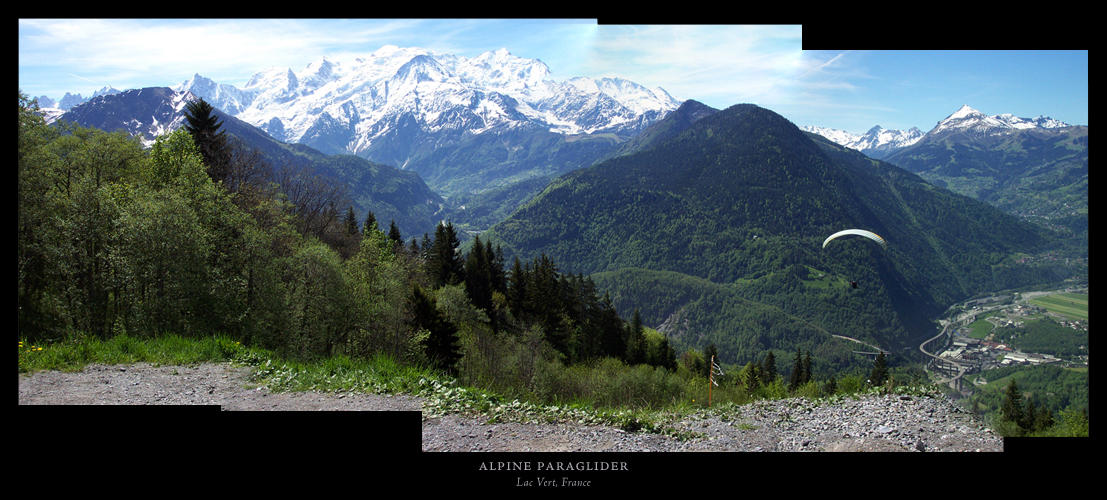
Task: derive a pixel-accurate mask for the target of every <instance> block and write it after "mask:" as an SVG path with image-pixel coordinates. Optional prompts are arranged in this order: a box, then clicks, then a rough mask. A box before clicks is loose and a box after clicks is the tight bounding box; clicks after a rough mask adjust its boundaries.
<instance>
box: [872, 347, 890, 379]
mask: <svg viewBox="0 0 1107 500" xmlns="http://www.w3.org/2000/svg"><path fill="white" fill-rule="evenodd" d="M887 379H888V367H887V365H886V364H885V362H884V351H880V354H877V355H876V360H875V361H873V370H872V372H870V373H869V385H870V386H872V387H878V386H881V385H884V381H885V380H887Z"/></svg>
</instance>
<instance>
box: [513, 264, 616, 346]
mask: <svg viewBox="0 0 1107 500" xmlns="http://www.w3.org/2000/svg"><path fill="white" fill-rule="evenodd" d="M526 304H527V275H526V272H525V271H524V270H523V263H522V262H520V261H519V257H515V261H514V262H513V263H512V265H511V275H510V276H508V287H507V307H508V308H510V309H511V314H513V315H514V316H515V317H516V318H519V319H522V318H523V316H524V314H525V313H526V311H525V309H526ZM619 352H622V351H619Z"/></svg>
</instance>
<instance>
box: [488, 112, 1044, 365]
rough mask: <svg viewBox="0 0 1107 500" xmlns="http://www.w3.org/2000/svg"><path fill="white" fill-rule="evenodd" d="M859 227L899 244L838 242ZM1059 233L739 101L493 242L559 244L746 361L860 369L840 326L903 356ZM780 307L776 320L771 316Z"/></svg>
mask: <svg viewBox="0 0 1107 500" xmlns="http://www.w3.org/2000/svg"><path fill="white" fill-rule="evenodd" d="M671 116H673V119H676V116H675V115H671ZM658 126H659V127H660V126H663V125H661V124H659V125H658ZM848 227H861V228H866V229H870V230H872V231H876V232H877V233H879V234H881V235H882V236H884V237H885V238H886V239H887V240H888V241H889V242H894V243H890V244H889V248H888V250H882V249H880V248H879V247H878V246H876V245H871V244H870V245H865V244H864V243H863V242H858V241H848V242H843V243H844V244H843V245H832V247H833V248H829V249H824V250H820V247H819V245H820V243H821V242H822V240H823V238H825V237H826V236H827V235H828V234H831V233H832V232H834V231H837V230H839V229H842V228H848ZM1046 235H1047V232H1046V231H1045V230H1043V229H1041V228H1037V227H1034V226H1032V225H1030V224H1027V223H1025V222H1022V221H1019V220H1018V219H1016V218H1015V217H1013V216H1010V215H1007V214H1004V213H1002V212H1000V211H999V210H997V209H995V208H993V207H990V206H988V205H986V204H984V203H981V202H978V201H975V200H972V199H969V198H967V197H964V196H961V195H956V194H954V193H951V192H949V191H946V190H944V189H941V188H937V187H934V186H932V185H930V184H928V183H926V182H925V181H924V180H923V179H922V178H920V177H918V176H916V175H914V174H911V173H909V172H907V171H905V170H903V169H900V168H898V167H895V166H894V165H891V164H888V163H884V162H880V161H878V160H873V159H871V158H868V157H866V156H864V155H862V154H861V153H860V152H857V151H855V150H851V149H848V148H844V147H842V146H839V145H837V144H835V143H833V142H831V141H829V140H826V139H821V138H818V137H817V136H812V135H810V134H807V133H805V132H803V131H801V130H800V129H799V128H798V127H796V126H795V125H794V124H792V123H791V122H789V121H787V120H785V119H784V118H783V117H781V116H779V115H777V114H776V113H774V112H772V111H770V110H766V109H764V108H759V107H757V106H754V105H736V106H732V107H730V108H727V109H726V110H722V111H718V112H716V113H713V114H710V115H709V116H707V117H704V118H701V119H700V120H698V121H696V122H694V123H693V124H692V125H691V126H690V127H688V128H687V129H686V130H684V131H682V132H679V133H676V134H673V135H669V136H666V137H659V138H658V140H657V141H656V142H654V143H650V144H646V145H643V147H640V148H639V149H638V150H637V151H636V152H633V153H632V154H627V155H624V156H617V157H614V158H611V159H608V160H606V161H603V162H599V163H597V164H595V165H593V166H591V167H588V168H583V169H579V170H576V171H573V172H570V173H568V174H565V175H563V176H561V177H559V178H558V179H556V180H555V181H553V182H551V183H550V184H549V185H548V186H547V187H546V188H545V190H544V191H543V192H541V193H540V194H538V195H537V196H535V197H534V198H533V199H532V200H531V201H530V202H528V203H527V204H526V205H524V206H523V207H521V208H520V209H519V210H517V211H516V212H515V213H514V214H513V215H512V216H511V217H509V218H508V219H506V220H505V221H503V222H501V223H500V224H498V225H496V226H494V227H493V228H492V229H491V230H490V231H489V232H488V235H487V237H488V238H489V239H491V240H493V241H495V242H496V243H497V244H501V245H503V248H504V252H505V255H508V256H511V255H515V256H517V257H519V258H520V259H521V260H524V261H526V260H528V259H531V258H534V257H536V256H538V255H539V254H544V255H547V256H549V257H550V258H551V259H553V260H554V261H555V262H558V263H559V265H561V266H563V267H564V270H565V271H567V272H569V273H581V274H586V275H590V276H597V277H599V276H602V277H603V279H602V280H597V284H598V286H601V287H603V288H604V289H606V290H608V291H609V292H610V293H611V294H612V296H613V297H614V300H617V301H618V305H619V307H620V310H621V311H624V312H623V314H626V311H628V310H630V309H631V308H633V309H640V310H642V311H647V312H646V313H645V314H644V317H643V319H644V321H646V324H651V325H660V324H663V323H668V324H681V323H683V322H682V321H676V320H675V318H673V317H672V315H673V314H678V315H679V314H683V315H685V316H684V317H685V318H686V319H688V321H689V322H690V323H689V325H690V327H689V328H688V329H686V331H688V332H691V333H693V335H692V336H691V337H686V338H683V339H679V340H680V345H681V347H685V348H686V347H696V348H702V347H703V345H704V343H706V342H709V341H710V342H715V343H717V344H718V345H719V347H720V351H719V352H720V355H721V356H724V358H725V359H727V360H728V361H734V360H749V359H751V358H753V357H756V356H757V355H758V354H760V353H763V352H764V351H765V350H767V349H773V348H775V349H792V348H795V347H796V346H806V347H805V348H811V349H812V350H817V349H825V350H826V351H825V352H823V353H822V354H820V356H822V357H823V359H824V360H826V359H830V358H833V359H836V360H837V361H835V363H837V362H841V363H848V362H849V360H848V359H847V358H849V354H848V351H845V352H844V353H843V352H842V351H841V350H840V349H842V348H844V347H831V346H830V344H828V343H827V342H830V341H829V340H828V338H827V337H828V335H827V334H826V332H827V331H831V332H843V333H846V332H848V334H849V336H852V337H855V338H862V339H867V340H869V341H872V342H873V343H877V344H879V345H883V346H885V347H886V348H894V349H896V350H897V352H898V349H900V348H904V347H906V346H907V345H908V341H909V340H911V339H914V338H918V337H919V336H921V335H925V334H927V333H930V334H932V333H931V326H932V325H931V324H930V319H929V318H932V317H934V315H935V314H937V313H938V312H940V311H942V310H944V308H945V307H947V306H948V305H949V304H951V303H952V302H953V301H954V300H955V299H957V298H960V297H964V296H966V295H971V294H973V293H977V292H979V291H981V290H982V289H984V288H986V287H987V286H991V285H995V284H999V283H1000V282H1004V283H1006V282H1005V281H1003V280H1009V278H1008V277H1006V276H1007V275H1006V274H1004V273H1006V271H1004V269H1005V268H1004V267H1003V266H1006V265H1008V264H1005V262H1007V261H1006V260H1005V259H1006V258H1007V257H1006V256H1007V255H1009V254H1010V253H1011V252H1013V251H1015V249H1022V250H1024V251H1032V250H1034V249H1035V248H1037V247H1039V246H1041V245H1043V244H1045V243H1046V242H1047V236H1046ZM483 238H485V236H483V235H482V239H483ZM509 258H510V257H509ZM635 269H637V270H639V271H633V270H635ZM996 273H999V274H996ZM682 276H686V277H687V278H683V277H682ZM697 280H706V281H697ZM601 281H602V282H601ZM849 281H859V282H861V283H862V287H861V289H862V290H863V291H860V290H858V291H854V290H850V287H849V286H848V282H849ZM704 283H712V284H713V285H710V286H708V285H705V284H704ZM670 290H682V291H677V292H674V293H672V294H670V293H669V291H670ZM859 301H861V302H859ZM828 304H829V305H828ZM659 314H663V315H659ZM851 315H855V316H856V318H865V321H863V322H862V323H863V324H856V323H854V321H855V320H856V318H854V320H851V319H850V318H851ZM646 316H648V317H646ZM758 318H761V319H758ZM766 318H775V319H774V320H773V321H770V322H769V324H765V325H762V326H757V325H759V324H761V323H759V322H762V321H764V320H765V319H766ZM728 325H730V326H728ZM666 333H668V334H674V333H675V332H666ZM674 340H677V339H674ZM724 343H725V344H726V346H725V348H724V346H723V344H724Z"/></svg>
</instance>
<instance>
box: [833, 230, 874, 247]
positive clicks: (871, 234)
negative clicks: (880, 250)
mask: <svg viewBox="0 0 1107 500" xmlns="http://www.w3.org/2000/svg"><path fill="white" fill-rule="evenodd" d="M851 234H852V235H857V236H864V237H866V238H868V239H870V240H873V241H875V242H877V243H880V246H881V247H884V248H888V242H886V241H884V238H881V237H880V235H879V234H876V233H874V232H872V231H866V230H864V229H846V230H845V231H838V232H837V233H834V234H832V235H830V236H828V237H827V238H826V241H823V248H826V245H827V243H830V240H833V239H834V238H837V237H839V236H847V235H851Z"/></svg>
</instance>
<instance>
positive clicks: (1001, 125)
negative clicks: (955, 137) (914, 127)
mask: <svg viewBox="0 0 1107 500" xmlns="http://www.w3.org/2000/svg"><path fill="white" fill-rule="evenodd" d="M1068 126H1069V124H1067V123H1064V122H1061V121H1058V120H1054V119H1052V118H1050V117H1048V116H1039V117H1037V118H1019V117H1017V116H1014V115H1012V114H1001V115H994V116H988V115H985V114H984V113H981V112H980V111H977V110H975V109H973V108H971V107H969V106H968V105H967V104H966V105H963V106H961V108H960V109H958V110H957V111H955V112H954V113H953V114H951V115H949V116H947V117H946V118H945V119H944V120H942V121H939V122H938V124H937V125H935V126H934V128H933V129H931V131H930V132H928V134H930V135H935V136H936V135H940V134H946V133H951V132H974V133H983V134H1003V133H1006V132H1009V131H1011V130H1024V129H1031V128H1062V127H1068Z"/></svg>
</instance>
